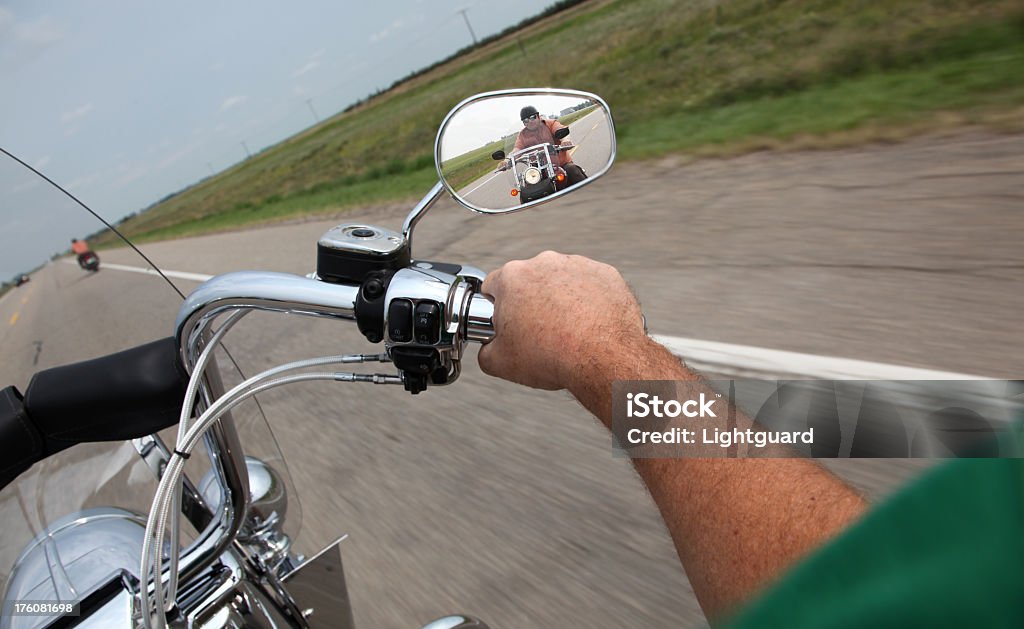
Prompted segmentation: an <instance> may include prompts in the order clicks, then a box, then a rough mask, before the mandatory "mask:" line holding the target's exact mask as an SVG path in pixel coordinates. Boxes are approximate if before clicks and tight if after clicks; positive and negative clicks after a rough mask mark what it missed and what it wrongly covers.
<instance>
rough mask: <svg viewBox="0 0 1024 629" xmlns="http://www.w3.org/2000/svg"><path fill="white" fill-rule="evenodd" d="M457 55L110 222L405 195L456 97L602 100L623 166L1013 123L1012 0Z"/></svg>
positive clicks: (1018, 43)
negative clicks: (560, 90) (565, 92)
mask: <svg viewBox="0 0 1024 629" xmlns="http://www.w3.org/2000/svg"><path fill="white" fill-rule="evenodd" d="M559 8H560V9H564V10H560V11H556V12H552V14H551V15H549V16H547V17H546V18H545V19H543V20H539V21H537V22H535V23H532V24H529V25H525V26H523V27H522V28H520V29H516V30H514V31H513V32H512V33H511V34H508V35H506V36H504V37H501V38H498V39H495V40H493V41H489V42H485V43H483V44H481V45H480V46H479V47H476V48H474V49H471V50H467V51H465V52H463V53H462V54H460V55H458V56H457V57H455V58H453V59H452V60H450V61H448V62H446V63H444V64H441V65H437V66H435V67H432V68H431V69H429V70H424V71H422V72H419V73H417V74H416V75H413V76H412V77H411V78H410V79H408V80H406V81H404V82H401V83H398V84H396V85H395V86H393V87H392V88H391V89H390V90H388V91H385V92H383V93H380V94H377V95H375V96H373V97H372V98H369V99H367V100H366V101H364V102H362V103H360V104H358V105H357V106H355V107H353V108H350V110H348V111H346V112H344V113H341V114H338V115H336V116H335V117H333V118H331V119H329V120H326V121H324V122H322V123H321V124H319V125H317V126H315V127H313V128H311V129H309V130H307V131H305V132H303V133H301V134H299V135H297V136H295V137H292V138H289V139H287V140H285V141H283V142H281V143H279V144H277V145H275V146H273V147H270V148H268V149H266V150H264V151H262V152H261V153H260V154H258V155H256V156H254V157H252V158H251V159H248V160H246V161H245V162H242V163H240V164H238V165H237V166H235V167H233V168H231V169H229V170H227V171H225V172H223V173H220V174H219V175H217V176H214V177H211V178H209V179H207V180H204V181H203V182H201V183H199V184H196V185H194V186H192V187H191V188H189V189H186V190H184V191H182V192H180V193H178V194H176V195H173V196H172V197H170V198H168V199H167V200H165V201H163V202H161V203H159V204H157V205H156V206H154V207H152V208H150V209H149V210H147V211H145V212H141V213H139V214H138V215H136V216H134V217H132V218H130V219H128V220H126V221H125V223H124V224H123V225H122V226H121V227H122V229H123V230H124V231H126V232H127V233H128V234H129V235H132V236H134V237H137V238H140V239H142V240H150V239H163V238H168V237H175V236H183V235H189V234H195V233H201V232H206V231H212V230H221V229H230V228H235V227H238V226H240V225H245V224H251V223H254V222H265V221H271V220H277V219H281V218H287V217H294V216H298V215H304V214H316V213H336V212H338V211H340V210H343V209H345V208H351V207H358V206H364V205H368V204H377V203H384V202H389V201H398V200H405V199H411V198H414V197H416V196H418V195H420V194H422V193H423V192H425V191H426V190H427V189H428V188H429V186H430V185H431V184H432V183H433V180H434V178H435V177H436V175H435V171H434V165H433V156H432V151H433V142H434V134H435V133H436V130H437V126H438V125H439V124H440V121H441V120H442V118H443V117H444V115H445V114H446V113H447V111H448V110H449V109H450V108H451V107H453V106H454V105H455V104H456V103H458V102H459V101H460V100H462V99H463V98H465V97H466V96H468V95H470V94H473V93H476V92H481V91H487V90H493V89H505V88H511V87H520V86H546V85H554V86H564V87H571V88H576V89H582V90H586V91H592V92H595V93H597V94H600V95H601V96H602V97H604V98H605V100H606V101H607V102H608V103H609V105H610V106H611V107H612V112H613V114H614V116H615V123H616V128H617V131H618V134H619V156H620V159H623V160H631V159H649V158H656V157H659V156H663V155H667V154H677V153H682V154H686V155H729V154H736V153H740V152H744V151H750V150H759V149H763V148H786V147H811V148H814V147H824V146H836V145H843V144H852V143H858V142H864V141H869V140H878V139H897V138H901V137H905V136H907V135H910V134H916V133H922V132H929V131H934V130H937V129H943V128H946V127H950V126H962V125H984V126H988V127H991V128H997V129H1007V130H1014V131H1016V130H1022V129H1024V2H1022V1H1021V0H1014V1H1009V0H993V1H977V0H926V1H925V0H891V1H888V2H884V3H879V2H868V1H866V0H789V1H782V0H734V1H732V2H729V3H722V2H716V1H712V0H706V1H694V2H672V1H669V0H589V1H587V2H582V3H579V4H576V3H572V2H565V3H560V5H559Z"/></svg>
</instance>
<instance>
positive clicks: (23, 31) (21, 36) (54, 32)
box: [0, 11, 65, 48]
mask: <svg viewBox="0 0 1024 629" xmlns="http://www.w3.org/2000/svg"><path fill="white" fill-rule="evenodd" d="M4 19H5V18H3V17H0V23H2V22H3V20H4ZM6 19H7V20H9V21H13V19H14V17H13V15H11V14H10V12H9V11H8V15H7V18H6ZM64 34H65V33H64V29H63V28H61V27H60V26H58V25H57V24H55V23H54V22H53V20H51V19H50V17H49V16H47V15H44V16H43V17H41V18H39V19H38V20H33V21H31V22H21V23H18V24H17V25H16V26H15V35H16V37H17V39H18V41H19V42H21V43H23V44H28V45H30V46H38V47H40V48H45V47H46V46H51V45H53V44H56V43H57V42H59V41H61V40H63V39H64Z"/></svg>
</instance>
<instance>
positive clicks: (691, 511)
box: [570, 338, 865, 618]
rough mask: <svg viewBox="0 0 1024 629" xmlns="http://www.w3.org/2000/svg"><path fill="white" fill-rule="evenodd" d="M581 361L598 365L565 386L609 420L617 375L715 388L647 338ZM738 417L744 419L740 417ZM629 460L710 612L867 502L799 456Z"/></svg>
mask: <svg viewBox="0 0 1024 629" xmlns="http://www.w3.org/2000/svg"><path fill="white" fill-rule="evenodd" d="M588 362H590V363H600V367H599V368H598V365H597V364H583V365H580V372H579V373H578V374H575V376H576V377H573V378H572V382H574V383H577V384H574V385H573V386H570V391H571V392H572V393H573V395H574V396H575V397H576V398H577V399H578V400H579V401H580V402H581V403H582V404H583V405H584V406H585V407H586V408H587V409H588V410H590V411H591V412H592V413H593V414H594V415H596V416H597V417H598V418H599V419H600V420H601V421H602V422H603V423H604V424H605V425H606V426H608V427H609V428H611V418H612V393H611V391H612V388H611V383H612V382H613V381H616V380H677V381H689V383H690V386H691V387H692V388H693V390H703V391H706V392H707V393H709V394H713V392H712V391H711V389H710V388H709V387H707V385H706V384H704V383H703V382H702V381H701V379H700V377H699V376H698V375H696V374H695V373H693V372H692V371H690V370H689V369H687V368H686V367H685V366H684V365H682V364H681V363H680V362H679V360H678V359H676V358H675V357H674V356H672V355H671V354H670V353H669V352H668V350H666V349H665V348H664V347H662V346H660V345H658V344H657V343H654V342H653V341H651V340H650V339H648V338H644V339H643V340H639V339H637V340H636V341H634V342H633V343H620V344H617V345H616V346H614V349H609V352H608V354H607V355H606V356H598V357H593V358H591V359H590V360H589V361H588ZM740 422H742V423H746V424H747V425H749V420H747V419H746V418H740ZM722 427H724V425H723V426H722ZM741 427H742V426H741ZM722 454H723V449H722V448H718V447H715V446H711V447H710V448H709V450H708V455H709V456H722ZM633 463H634V467H635V468H636V470H637V472H638V473H639V474H640V476H641V478H642V479H643V480H644V483H645V484H646V485H647V488H648V490H649V491H650V493H651V496H652V497H653V498H654V501H655V503H656V504H657V505H658V508H659V509H660V511H661V514H662V516H663V518H664V520H665V523H666V525H667V526H668V529H669V533H670V534H671V536H672V540H673V542H674V543H675V546H676V552H677V553H678V554H679V558H680V560H681V561H682V563H683V566H684V568H685V569H686V572H687V575H688V576H689V578H690V581H691V583H692V584H693V588H694V591H695V593H696V595H697V598H698V600H699V601H700V604H701V607H702V608H703V609H704V611H705V613H706V614H707V615H708V616H709V617H710V618H715V617H716V616H720V615H722V614H723V613H725V612H728V611H729V610H730V609H732V608H733V607H734V606H736V605H738V604H739V603H742V602H744V601H746V600H747V599H749V598H750V597H751V595H753V594H754V593H755V592H756V591H757V590H758V589H760V588H761V587H763V586H764V585H765V584H767V583H768V582H770V581H772V580H773V579H774V578H775V577H777V576H778V575H779V574H780V573H781V572H782V571H783V570H785V569H786V568H787V567H788V566H790V565H791V564H792V563H793V562H795V561H796V560H797V559H799V558H801V557H802V556H804V555H805V554H807V553H808V552H809V551H811V550H812V549H814V548H816V547H817V546H819V545H821V544H822V543H823V542H824V541H825V540H827V539H829V538H830V537H832V536H834V535H835V534H836V533H837V532H839V531H840V530H842V529H843V528H844V527H845V526H847V525H848V524H849V523H850V522H851V521H853V520H854V519H856V518H857V517H858V516H859V515H860V513H861V512H863V510H864V508H865V503H864V500H863V499H862V498H861V497H860V496H859V495H858V494H857V493H856V492H854V491H853V490H852V489H850V488H849V487H848V486H847V485H845V484H844V483H843V482H842V481H841V480H839V479H838V478H837V477H835V476H834V475H832V474H831V473H829V472H828V471H827V470H825V469H823V468H822V467H820V466H819V465H817V464H816V463H814V462H813V461H809V460H806V459H797V458H768V459H730V458H716V459H710V458H678V459H642V458H636V459H634V461H633Z"/></svg>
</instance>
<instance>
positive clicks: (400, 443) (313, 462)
mask: <svg viewBox="0 0 1024 629" xmlns="http://www.w3.org/2000/svg"><path fill="white" fill-rule="evenodd" d="M1022 155H1024V137H1022V136H991V135H984V134H976V133H966V134H961V135H957V136H953V137H946V138H926V139H919V140H914V141H911V142H908V143H905V144H899V145H879V146H868V147H863V148H860V149H854V150H841V151H820V152H799V153H781V154H779V153H762V154H753V155H749V156H746V157H741V158H736V159H728V160H707V161H700V162H694V163H685V162H683V161H680V160H678V159H666V160H662V161H659V162H652V163H645V164H628V165H621V166H618V167H616V168H615V169H613V171H612V172H611V173H610V174H609V175H608V176H607V177H606V178H604V179H602V180H600V181H596V182H594V183H593V185H590V186H587V187H586V188H583V189H581V190H580V191H578V192H576V193H574V194H572V195H570V196H568V197H567V198H565V199H561V200H560V201H559V202H556V203H553V204H550V205H545V206H542V207H539V208H536V209H535V210H533V211H530V212H524V213H521V214H513V215H509V216H499V217H491V216H479V215H474V214H471V213H470V212H468V211H466V210H463V209H460V208H458V207H457V206H456V205H455V204H454V203H452V202H443V203H440V204H439V205H438V206H437V207H435V209H434V210H432V213H431V214H430V215H428V216H427V217H426V218H425V219H424V221H423V222H422V223H421V225H420V227H419V229H418V231H417V233H416V237H415V247H414V252H415V255H416V257H418V258H420V259H429V260H443V261H453V262H464V263H469V264H473V265H475V266H479V267H481V268H484V269H492V268H495V267H497V266H498V265H500V264H501V263H503V262H505V261H507V260H510V259H515V258H524V257H529V256H532V255H534V254H536V253H538V252H540V251H542V250H544V249H556V250H560V251H564V252H569V253H579V254H584V255H588V256H591V257H595V258H598V259H601V260H603V261H606V262H609V263H611V264H614V265H615V266H616V267H618V268H619V269H620V270H621V271H622V272H623V274H624V275H625V276H626V278H627V279H628V280H629V281H630V283H631V284H632V285H633V287H634V288H635V290H636V292H637V294H638V295H639V297H640V299H641V301H642V303H643V305H644V310H645V313H646V315H647V319H648V323H649V326H650V328H651V331H652V332H654V333H658V334H665V335H676V336H686V337H694V338H700V339H708V340H716V341H726V342H731V343H739V344H747V345H753V346H760V347H768V348H774V349H785V350H791V351H798V352H806V353H814V354H822V355H829V356H840V357H847V358H858V359H863V360H870V361H878V362H886V363H893V364H899V365H908V366H917V367H925V368H933V369H943V370H948V371H955V372H962V373H969V374H977V375H983V376H990V377H1000V378H1020V377H1021V374H1022V373H1024V351H1022V350H1024V341H1022V340H1021V335H1020V334H1019V332H1018V329H1019V322H1020V313H1021V312H1024V291H1021V290H1020V287H1021V286H1022V281H1024V248H1021V247H1020V242H1022V240H1024V219H1022V217H1021V215H1020V208H1021V200H1022V197H1024V176H1022V175H1024V158H1022V157H1021V156H1022ZM407 209H408V208H407V207H388V208H375V209H372V210H368V211H366V212H360V213H353V214H351V219H348V217H345V218H340V217H339V218H338V219H335V220H330V221H310V222H301V223H293V224H288V225H281V226H276V227H272V228H263V229H255V230H246V231H240V232H235V233H230V234H221V235H213V236H206V237H201V238H192V239H187V240H180V241H173V242H167V243H157V244H154V245H150V246H147V247H146V250H147V252H148V253H149V255H150V256H151V257H152V258H153V259H154V260H155V261H156V262H157V263H158V264H159V265H161V266H162V267H163V268H167V269H175V270H180V271H188V272H194V273H207V274H215V273H221V272H226V271H232V270H239V269H266V270H275V271H284V272H292V273H307V272H309V271H311V270H312V269H313V266H314V261H315V244H316V240H317V238H318V236H319V235H320V234H321V233H322V232H323V231H325V230H326V229H327V228H328V227H330V226H332V225H333V224H335V223H337V222H341V221H342V220H360V221H370V222H376V223H379V224H382V225H384V226H388V227H391V228H397V227H398V226H399V225H400V224H401V220H402V218H403V217H404V215H405V212H406V211H407ZM103 259H104V261H105V262H117V263H122V264H137V261H136V260H135V259H133V257H132V256H131V255H130V254H129V253H128V252H125V251H111V252H107V253H104V254H103ZM176 283H178V284H179V285H180V286H181V287H182V288H183V289H185V290H186V291H187V290H188V289H190V288H192V287H194V286H195V285H196V284H195V282H190V281H186V280H176ZM28 286H31V289H30V291H24V290H23V289H25V288H28ZM28 286H26V287H22V289H19V290H18V291H14V292H12V293H10V294H8V295H7V296H5V297H4V299H3V300H2V301H0V315H2V316H3V317H4V318H3V320H0V323H2V324H3V326H4V328H5V329H4V332H3V336H2V337H0V341H2V347H3V351H4V356H5V359H6V358H7V357H8V356H13V357H15V358H14V360H13V361H8V360H5V361H3V362H4V363H8V362H17V363H19V364H22V363H23V361H29V360H32V359H33V358H34V359H35V361H36V363H35V365H36V366H38V367H40V368H42V367H45V366H50V365H54V364H60V362H62V356H61V353H60V352H58V351H56V348H62V349H63V350H66V352H68V354H69V355H77V357H78V358H82V357H85V356H88V355H98V354H102V353H106V352H109V351H113V350H114V349H118V348H121V347H128V346H131V345H134V344H137V343H140V342H143V341H145V340H148V339H150V338H155V337H157V336H162V335H167V334H169V333H170V331H171V329H170V326H171V322H172V321H173V318H174V309H175V308H176V305H175V299H174V296H173V294H172V293H171V292H170V291H169V290H168V289H166V288H163V287H161V286H160V285H159V284H158V283H157V282H156V280H154V279H153V278H151V277H148V276H145V275H140V274H135V273H126V272H118V271H114V270H112V269H105V270H101V271H100V272H99V273H98V274H96V275H94V276H89V275H85V274H83V272H81V271H80V270H78V269H77V267H74V266H71V265H61V264H54V265H50V266H49V267H47V268H46V269H44V270H43V271H40V272H39V273H38V274H36V276H35V277H33V280H32V282H31V284H30V285H28ZM553 289H557V287H553ZM56 294H61V295H63V296H66V297H73V298H74V300H75V302H76V303H77V304H79V306H76V308H75V309H69V308H66V307H60V308H57V307H54V306H53V305H52V304H51V303H49V301H48V299H49V297H48V296H49V295H56ZM22 297H25V298H26V299H27V301H26V303H24V304H22V303H21V301H20V299H21V298H22ZM165 304H166V307H165ZM80 306H88V307H87V308H80ZM15 310H17V311H18V312H19V317H18V319H17V321H16V322H15V323H14V324H13V325H12V324H9V319H10V317H11V316H13V312H14V311H15ZM82 312H84V313H85V314H80V313H82ZM46 313H50V315H47V314H46ZM53 313H60V315H61V316H60V317H58V316H57V315H55V314H53ZM47 316H52V317H54V318H53V319H52V320H51V321H49V322H48V321H47V319H46V317H47ZM74 320H77V321H78V322H77V323H75V324H74V325H73V326H72V324H71V322H72V321H74ZM91 321H95V322H96V324H95V325H93V324H92V323H91ZM44 328H51V329H55V330H62V332H61V333H62V334H63V335H64V336H63V337H57V338H58V339H59V340H57V341H55V342H50V341H48V340H43V345H42V349H41V350H37V349H36V346H35V345H33V344H32V342H33V341H36V340H40V339H41V338H42V336H43V334H44V332H45V330H44ZM100 330H109V332H108V331H103V332H101V331H100ZM231 336H232V337H233V338H232V339H231V340H230V342H229V345H230V346H231V347H232V351H233V353H234V355H235V356H236V358H237V359H238V360H239V362H240V363H241V364H242V366H243V368H244V369H246V370H247V371H249V372H254V371H257V370H260V369H264V368H267V367H270V366H272V365H276V364H279V363H281V362H285V361H287V360H292V359H298V358H305V357H309V356H318V355H324V354H329V353H336V352H356V351H372V349H373V346H370V345H369V344H367V343H366V342H365V341H364V340H363V339H362V337H361V336H359V334H358V333H357V331H356V330H355V329H354V326H350V325H346V324H344V323H337V322H326V321H315V320H310V319H306V318H301V317H294V316H288V317H285V316H279V315H269V314H255V315H251V316H249V317H247V318H246V319H245V320H243V322H242V323H241V324H239V326H238V329H237V331H234V332H232V335H231ZM229 338H230V337H229ZM9 351H10V352H11V353H8V352H9ZM24 364H27V363H24ZM3 375H5V376H7V379H8V381H13V382H24V381H25V377H24V376H21V375H17V374H13V373H12V372H10V371H9V372H5V373H3ZM262 404H263V408H264V410H265V411H266V415H267V418H268V420H269V423H270V425H271V426H272V428H273V430H274V432H275V434H276V436H277V439H278V441H279V443H280V448H281V450H282V451H283V453H284V455H285V456H286V457H287V459H288V461H289V466H290V471H291V475H292V477H293V479H294V481H295V484H296V485H297V486H298V488H299V496H300V498H301V510H302V534H301V536H300V539H299V542H298V545H299V549H300V550H302V551H304V552H311V551H313V550H315V549H316V548H317V547H319V546H321V545H323V544H326V543H327V542H329V541H331V540H332V539H333V538H334V537H335V536H336V535H338V534H340V533H349V534H350V538H349V540H348V541H346V542H345V543H344V544H343V549H344V556H345V562H346V574H347V577H348V582H349V588H350V592H351V595H352V598H353V602H354V605H355V615H356V620H357V624H359V625H360V626H365V627H411V626H418V623H423V622H426V621H427V620H429V619H431V618H434V617H437V616H441V615H444V614H445V613H450V612H457V611H462V612H466V613H471V614H476V615H479V616H481V617H483V618H485V619H487V620H488V621H489V622H491V623H493V624H492V626H495V627H545V626H557V627H621V626H630V627H635V626H652V627H668V626H691V625H694V624H700V623H702V622H703V620H702V619H703V616H702V615H701V613H700V610H699V608H698V606H697V604H696V602H695V600H694V599H693V597H692V594H690V590H689V585H688V584H687V582H686V579H685V576H684V574H683V573H682V571H681V569H680V567H679V565H678V562H677V560H676V558H675V555H674V551H673V548H672V545H671V543H670V541H669V539H668V536H667V534H666V532H665V531H664V528H663V525H662V523H661V521H660V519H659V518H658V515H657V512H656V510H655V508H654V505H653V503H652V502H651V500H650V499H649V497H648V496H647V495H646V493H645V491H644V489H643V487H642V485H641V484H640V482H639V480H638V479H637V478H636V477H635V476H634V475H633V474H632V472H631V470H630V468H629V465H628V463H627V462H626V461H624V460H622V459H619V458H614V457H613V456H612V455H611V449H610V438H609V436H608V435H607V433H606V432H605V431H604V429H603V428H601V427H599V426H598V425H597V424H596V422H595V421H594V420H593V419H591V418H590V417H589V416H588V415H587V413H585V412H584V411H582V410H581V409H580V408H579V407H578V405H577V404H576V403H575V402H574V401H572V400H571V399H569V397H568V396H567V395H565V394H563V393H546V392H536V391H531V390H527V389H523V388H520V387H517V386H514V385H510V384H507V383H503V382H499V381H496V380H493V379H491V378H488V377H486V376H484V375H482V374H481V373H480V372H479V370H478V369H477V367H476V364H475V350H474V349H471V350H470V351H469V353H468V356H467V358H466V369H465V373H464V374H463V377H462V379H461V380H460V381H459V382H457V383H456V384H455V385H453V386H451V387H448V388H437V389H432V390H430V391H428V392H426V393H425V394H422V395H420V396H417V397H412V396H409V395H408V394H406V393H404V392H403V391H401V390H400V388H398V387H395V388H387V387H370V386H369V385H351V384H324V385H319V384H318V385H313V384H309V385H299V386H296V387H294V388H291V389H284V390H279V391H274V392H271V393H270V394H268V395H267V396H266V397H265V398H263V399H262ZM248 425H251V422H249V423H248ZM83 456H84V455H83ZM831 466H832V467H833V468H834V469H837V470H838V471H839V472H840V473H841V474H842V475H843V476H844V477H846V478H847V479H849V480H850V481H851V482H852V483H854V484H855V485H856V486H858V487H860V488H861V489H863V490H864V491H865V492H867V493H868V495H869V496H872V497H873V498H877V497H879V496H881V495H884V494H885V493H887V492H889V491H891V490H893V489H894V488H896V487H898V486H899V485H900V484H902V483H903V482H905V481H906V480H907V479H909V478H911V477H913V476H914V475H916V474H917V473H918V472H919V471H920V470H921V469H923V468H924V467H926V466H927V463H924V462H915V461H869V460H859V461H840V462H836V463H834V464H831ZM119 479H120V477H116V478H114V479H113V480H112V481H111V483H110V484H109V486H108V487H107V488H106V489H105V490H103V491H101V492H99V493H98V494H97V495H96V496H94V497H93V498H94V499H97V500H98V499H101V498H106V497H109V496H111V495H114V493H115V492H114V489H113V483H114V481H116V480H119ZM136 487H144V485H136ZM140 491H141V490H140ZM32 492H35V493H32ZM5 495H10V493H9V492H5ZM25 496H27V497H28V498H25ZM39 496H40V494H39V490H38V488H33V487H31V486H26V487H23V488H22V497H23V498H24V499H23V500H22V503H26V502H27V503H29V504H31V503H32V502H33V501H35V502H36V503H39V502H46V505H47V506H46V509H43V511H45V512H46V513H51V512H52V511H53V510H54V509H56V507H55V506H49V502H53V501H55V500H56V498H47V501H43V500H41V499H40V498H39ZM15 506H17V505H16V504H15V501H12V500H6V501H0V518H3V519H4V521H5V522H7V521H8V518H12V517H16V515H17V510H16V509H15ZM19 508H20V507H19ZM9 539H10V538H9V537H8V536H7V535H5V541H4V546H5V547H4V548H3V551H4V558H6V557H7V556H8V554H7V553H9V552H10V551H11V550H12V549H11V546H13V543H12V542H10V541H9Z"/></svg>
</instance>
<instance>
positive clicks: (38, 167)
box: [32, 155, 50, 170]
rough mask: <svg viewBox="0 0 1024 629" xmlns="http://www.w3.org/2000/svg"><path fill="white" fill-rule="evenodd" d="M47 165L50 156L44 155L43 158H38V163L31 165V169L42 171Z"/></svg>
mask: <svg viewBox="0 0 1024 629" xmlns="http://www.w3.org/2000/svg"><path fill="white" fill-rule="evenodd" d="M49 163H50V156H49V155H46V156H44V157H41V158H39V161H37V162H36V163H35V164H32V167H33V168H35V169H36V170H42V169H44V168H46V166H47V164H49Z"/></svg>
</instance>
